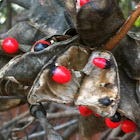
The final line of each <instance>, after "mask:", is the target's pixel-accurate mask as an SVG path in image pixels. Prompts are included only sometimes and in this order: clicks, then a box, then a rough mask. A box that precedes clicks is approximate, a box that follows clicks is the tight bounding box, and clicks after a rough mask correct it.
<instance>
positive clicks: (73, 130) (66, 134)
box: [62, 124, 78, 140]
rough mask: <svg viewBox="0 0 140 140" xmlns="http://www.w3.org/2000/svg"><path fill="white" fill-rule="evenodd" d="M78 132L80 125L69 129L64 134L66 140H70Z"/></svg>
mask: <svg viewBox="0 0 140 140" xmlns="http://www.w3.org/2000/svg"><path fill="white" fill-rule="evenodd" d="M76 131H78V124H74V125H72V126H70V127H68V128H67V129H66V130H65V131H64V132H63V134H62V138H63V139H64V140H68V139H69V138H70V137H71V136H72V135H73V134H74V133H75V132H76Z"/></svg>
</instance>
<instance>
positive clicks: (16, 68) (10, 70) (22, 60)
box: [0, 36, 77, 85]
mask: <svg viewBox="0 0 140 140" xmlns="http://www.w3.org/2000/svg"><path fill="white" fill-rule="evenodd" d="M76 41H77V36H75V37H73V38H70V39H68V40H65V41H61V42H58V43H55V44H53V45H51V46H49V47H47V48H46V49H44V51H40V52H28V53H25V54H23V55H22V56H17V57H16V58H13V59H12V60H11V61H10V62H9V63H8V64H7V65H6V66H5V67H3V69H1V70H0V78H3V77H4V78H7V79H11V80H12V79H13V81H17V82H19V83H20V84H22V85H32V83H33V81H34V79H35V78H36V76H37V74H38V73H39V72H40V70H41V69H42V67H43V66H44V65H45V64H46V63H47V62H48V61H49V60H50V59H51V58H52V57H53V56H54V57H57V55H58V54H60V53H62V52H64V51H65V50H67V49H69V47H70V46H69V45H70V44H72V43H73V42H76Z"/></svg>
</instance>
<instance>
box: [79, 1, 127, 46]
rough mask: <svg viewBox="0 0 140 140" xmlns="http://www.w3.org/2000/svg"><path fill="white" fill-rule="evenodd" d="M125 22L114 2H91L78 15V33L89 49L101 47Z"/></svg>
mask: <svg viewBox="0 0 140 140" xmlns="http://www.w3.org/2000/svg"><path fill="white" fill-rule="evenodd" d="M124 22H125V19H124V17H123V14H122V12H121V10H120V9H119V7H118V5H117V4H116V3H115V2H114V0H110V1H108V0H91V1H90V2H88V3H86V4H85V5H84V6H83V7H81V8H80V10H79V12H78V14H77V32H78V34H79V37H80V39H81V42H82V43H84V44H85V45H86V46H89V47H101V45H103V44H104V43H105V42H107V41H108V40H109V39H110V38H111V37H112V36H113V35H114V34H115V33H116V32H117V31H118V29H119V28H120V27H121V26H122V24H123V23H124Z"/></svg>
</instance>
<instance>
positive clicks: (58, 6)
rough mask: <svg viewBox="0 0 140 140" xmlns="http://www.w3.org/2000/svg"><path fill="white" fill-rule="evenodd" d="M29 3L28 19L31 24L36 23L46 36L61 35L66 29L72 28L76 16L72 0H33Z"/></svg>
mask: <svg viewBox="0 0 140 140" xmlns="http://www.w3.org/2000/svg"><path fill="white" fill-rule="evenodd" d="M31 5H32V6H31V8H30V10H29V13H30V15H29V20H30V22H31V23H32V24H33V25H35V26H36V25H38V29H39V30H41V31H42V32H44V33H45V34H46V36H53V35H57V34H58V35H59V34H61V35H62V34H63V33H64V32H65V31H66V30H68V29H70V28H74V24H73V21H74V22H75V16H76V7H75V3H74V0H65V1H64V0H59V1H58V0H51V1H43V2H41V1H38V0H35V1H33V2H31ZM54 9H55V10H54ZM46 12H47V14H46ZM35 13H37V14H35ZM38 13H39V16H38Z"/></svg>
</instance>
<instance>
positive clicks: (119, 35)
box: [103, 2, 140, 50]
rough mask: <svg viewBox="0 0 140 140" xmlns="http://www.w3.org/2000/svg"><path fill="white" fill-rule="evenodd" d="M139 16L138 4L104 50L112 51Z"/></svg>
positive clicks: (139, 5) (139, 7)
mask: <svg viewBox="0 0 140 140" xmlns="http://www.w3.org/2000/svg"><path fill="white" fill-rule="evenodd" d="M139 16H140V2H139V3H138V5H137V9H136V10H135V11H134V12H133V13H132V15H131V16H130V17H129V18H128V20H127V21H126V22H125V24H124V25H123V26H122V27H121V29H120V30H119V31H118V32H117V33H116V35H115V36H113V37H112V39H110V40H109V41H108V42H107V43H106V44H105V45H104V46H103V49H104V50H112V49H113V48H114V47H115V46H116V45H117V44H118V43H119V42H120V41H121V40H122V39H123V37H124V36H125V35H126V34H127V32H128V31H129V30H130V28H131V27H132V25H133V24H134V23H135V21H136V20H137V18H138V17H139Z"/></svg>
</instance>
